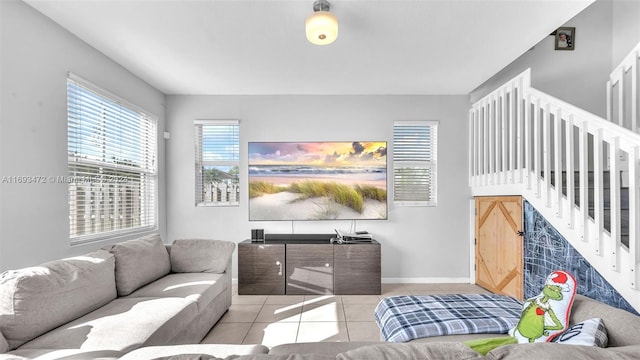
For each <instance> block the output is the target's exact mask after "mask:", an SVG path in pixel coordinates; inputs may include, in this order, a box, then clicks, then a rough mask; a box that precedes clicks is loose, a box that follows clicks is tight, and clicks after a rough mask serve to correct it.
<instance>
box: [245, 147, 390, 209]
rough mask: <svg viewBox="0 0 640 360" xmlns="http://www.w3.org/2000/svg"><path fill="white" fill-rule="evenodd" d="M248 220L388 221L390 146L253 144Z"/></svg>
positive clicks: (250, 150) (250, 162) (250, 149)
mask: <svg viewBox="0 0 640 360" xmlns="http://www.w3.org/2000/svg"><path fill="white" fill-rule="evenodd" d="M248 153H249V162H248V164H249V220H250V221H273V220H290V221H293V220H384V219H386V218H387V142H386V141H342V142H250V143H249V151H248Z"/></svg>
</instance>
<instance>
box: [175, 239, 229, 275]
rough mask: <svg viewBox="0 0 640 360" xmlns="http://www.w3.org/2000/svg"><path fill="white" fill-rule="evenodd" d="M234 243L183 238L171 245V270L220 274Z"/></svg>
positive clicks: (227, 261)
mask: <svg viewBox="0 0 640 360" xmlns="http://www.w3.org/2000/svg"><path fill="white" fill-rule="evenodd" d="M235 247H236V244H235V243H233V242H231V241H221V240H204V239H189V240H187V239H184V240H176V241H174V242H173V244H172V245H171V255H170V257H171V271H173V272H210V273H216V274H221V273H223V272H224V271H225V269H226V268H227V264H228V263H229V259H231V255H232V254H233V250H234V249H235Z"/></svg>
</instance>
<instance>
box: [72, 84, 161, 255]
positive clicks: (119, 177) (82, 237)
mask: <svg viewBox="0 0 640 360" xmlns="http://www.w3.org/2000/svg"><path fill="white" fill-rule="evenodd" d="M66 84H67V108H66V110H67V175H68V176H67V177H66V178H65V179H64V182H65V183H67V199H68V205H67V209H68V211H69V218H68V219H69V226H68V229H69V242H70V244H71V245H72V246H74V245H81V244H85V243H90V242H95V241H101V240H106V239H113V238H114V237H124V236H129V235H137V234H142V233H146V232H150V231H157V230H158V202H159V198H158V197H159V191H158V189H159V187H158V117H157V116H156V115H155V114H152V113H151V112H148V111H146V110H144V109H142V108H141V107H139V106H137V105H135V104H132V103H130V102H128V101H126V100H124V99H122V98H120V97H119V96H117V95H115V94H113V93H111V92H109V91H107V90H105V89H103V88H101V87H99V86H97V85H95V84H93V83H91V82H90V81H87V80H85V79H83V78H82V77H80V76H78V75H75V74H73V73H68V76H67V82H66ZM72 86H76V87H78V88H80V89H82V91H86V92H87V95H88V96H92V97H95V99H98V100H99V102H102V103H103V105H101V106H102V111H103V112H102V117H101V118H102V119H103V122H104V121H105V120H104V119H106V118H109V119H110V120H113V119H118V118H119V120H120V121H121V122H120V123H118V126H120V127H121V128H126V126H123V125H129V124H130V123H126V122H125V121H126V119H124V120H123V116H118V115H117V113H118V112H117V111H111V110H113V109H124V110H125V111H127V112H131V113H135V114H136V115H137V116H139V117H140V125H141V126H140V127H139V128H136V130H134V131H139V132H141V133H142V134H144V136H142V135H141V136H142V138H143V140H144V142H143V143H144V145H143V146H142V147H141V148H140V152H138V153H136V155H134V157H135V156H139V157H140V159H144V160H140V161H139V164H137V165H136V164H135V160H130V162H131V164H126V163H124V162H120V163H118V162H117V161H112V162H109V161H106V159H107V157H106V155H103V156H102V159H90V158H89V156H88V154H87V153H83V152H78V147H73V146H71V143H74V144H75V143H76V142H79V141H82V140H81V139H80V137H81V136H82V135H80V134H78V129H77V128H76V127H77V126H81V125H80V124H82V125H85V126H86V125H88V123H90V122H91V121H92V120H93V121H95V120H96V119H98V118H100V117H98V116H95V117H93V118H89V117H85V118H84V120H83V119H82V117H81V116H77V115H75V112H77V111H78V108H74V106H89V103H87V102H85V103H82V102H80V101H75V100H76V99H74V96H77V95H79V94H80V91H76V93H72V90H71V88H72ZM72 99H73V101H72ZM114 105H115V107H114ZM108 109H109V110H108ZM72 113H73V114H74V115H72ZM105 114H107V115H105ZM72 125H73V126H72ZM128 134H129V133H127V135H128ZM93 135H94V136H102V137H103V138H102V139H103V140H102V146H103V149H106V148H107V147H108V146H114V145H119V146H122V143H123V142H125V141H124V140H123V139H122V138H120V137H116V138H117V140H113V134H112V133H109V135H110V136H107V130H106V127H105V128H101V129H100V132H98V131H96V132H95V133H93ZM107 138H109V139H110V140H106V139H107ZM107 142H108V144H107ZM80 148H82V147H80ZM73 150H75V152H74V153H73V154H72V151H73ZM110 150H112V151H115V150H113V148H111V149H110ZM106 153H107V151H106V150H105V154H106ZM79 167H85V168H86V169H92V170H93V171H96V173H95V175H94V174H93V173H91V174H89V173H87V174H84V175H82V172H81V173H80V175H79V173H78V171H79V170H78V168H79ZM124 173H128V175H134V176H133V177H134V178H135V176H139V177H140V178H143V177H144V179H145V180H144V181H143V180H140V183H138V184H136V185H137V189H138V190H139V191H141V192H139V193H138V197H139V198H140V199H141V200H140V203H139V206H140V207H139V208H138V209H139V210H137V211H138V214H137V217H138V219H139V220H138V221H139V222H140V225H135V224H134V225H133V226H128V227H119V226H118V225H112V227H115V229H107V230H104V229H102V230H96V231H93V232H90V233H87V232H86V231H85V232H84V233H79V232H78V231H77V230H78V228H79V225H75V227H74V223H75V222H74V221H72V216H73V214H79V213H81V212H82V211H81V207H82V206H83V204H81V203H79V201H78V198H79V197H80V196H78V195H74V194H77V193H76V192H77V191H78V189H80V188H81V186H82V185H83V184H84V185H85V189H86V184H90V185H89V186H90V189H95V188H98V187H104V186H105V184H106V185H109V184H111V185H113V184H116V183H119V182H120V181H122V183H126V182H124V180H125V179H126V176H123V174H124ZM98 174H100V175H98ZM98 178H101V179H102V181H96V180H97V179H98ZM94 184H99V185H94ZM114 188H116V189H117V190H120V189H119V188H117V187H116V186H114ZM117 190H116V191H117ZM126 190H127V189H126V188H125V192H126ZM129 190H130V189H129ZM85 191H86V190H85ZM91 191H94V190H90V192H91ZM94 192H99V191H94ZM105 194H107V195H106V196H113V197H114V198H115V197H117V195H113V193H112V192H109V190H106V192H105V191H104V190H103V191H102V194H101V196H103V197H104V196H105ZM116 194H119V193H116ZM74 196H75V197H74ZM85 196H86V195H85ZM94 199H95V197H94ZM109 200H110V198H107V202H108V201H109ZM118 200H120V201H119V202H117V203H115V202H114V203H113V206H112V207H113V208H115V210H114V209H113V208H110V207H109V206H108V205H104V206H94V207H91V208H90V209H89V210H88V212H89V214H91V216H96V213H100V212H101V210H99V208H100V207H102V210H104V209H105V208H108V209H109V210H111V211H113V212H112V213H111V212H110V213H109V214H110V215H113V218H115V217H117V215H118V209H119V208H121V207H122V206H123V205H122V204H124V207H126V208H127V210H129V209H130V208H129V207H128V204H129V203H128V201H127V200H128V198H125V199H118ZM102 201H105V200H102ZM87 203H89V204H91V200H87V199H86V198H85V200H84V206H86V204H87ZM133 209H134V211H135V206H134V207H133ZM84 213H85V214H86V213H87V210H86V209H85V210H84ZM76 217H77V216H76ZM111 221H114V222H115V221H117V220H111ZM134 222H136V221H134ZM105 223H106V221H102V222H101V224H100V225H95V226H97V227H99V228H101V227H104V226H105ZM75 224H77V223H75ZM90 226H91V225H90ZM125 226H126V224H125ZM74 229H75V230H74Z"/></svg>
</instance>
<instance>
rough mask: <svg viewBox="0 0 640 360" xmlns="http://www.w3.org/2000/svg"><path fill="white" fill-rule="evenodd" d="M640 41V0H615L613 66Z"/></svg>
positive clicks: (612, 43)
mask: <svg viewBox="0 0 640 360" xmlns="http://www.w3.org/2000/svg"><path fill="white" fill-rule="evenodd" d="M638 42H640V1H638V0H614V1H613V31H612V41H611V45H612V63H611V64H612V68H613V67H616V66H618V64H619V63H620V62H621V61H622V59H624V57H625V56H627V54H628V53H629V51H630V50H631V49H633V47H634V46H636V45H637V44H638Z"/></svg>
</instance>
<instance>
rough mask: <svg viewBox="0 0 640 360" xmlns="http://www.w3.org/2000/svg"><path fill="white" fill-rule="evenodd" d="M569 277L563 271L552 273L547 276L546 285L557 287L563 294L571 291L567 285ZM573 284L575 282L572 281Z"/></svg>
mask: <svg viewBox="0 0 640 360" xmlns="http://www.w3.org/2000/svg"><path fill="white" fill-rule="evenodd" d="M570 276H571V275H569V274H568V273H566V272H564V271H554V272H552V273H551V274H549V276H547V283H546V285H555V286H559V287H560V288H561V289H562V291H563V292H569V291H571V286H570V284H569V277H570ZM573 282H574V283H575V280H574V281H573Z"/></svg>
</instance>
